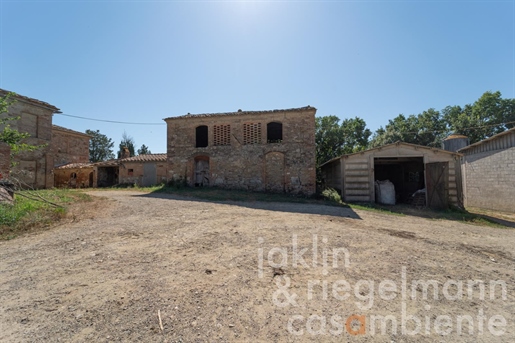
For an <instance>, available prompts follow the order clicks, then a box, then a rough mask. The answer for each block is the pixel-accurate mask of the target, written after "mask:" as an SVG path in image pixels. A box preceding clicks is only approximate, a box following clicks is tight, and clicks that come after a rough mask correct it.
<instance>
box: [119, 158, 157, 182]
mask: <svg viewBox="0 0 515 343" xmlns="http://www.w3.org/2000/svg"><path fill="white" fill-rule="evenodd" d="M145 165H147V166H149V165H153V166H150V167H151V168H148V167H147V171H148V170H149V169H150V170H151V171H152V170H155V177H154V176H153V175H145ZM152 179H154V180H155V181H154V182H152ZM166 180H167V165H166V162H122V163H121V165H120V169H119V182H120V183H130V184H135V185H138V186H141V187H143V186H150V185H155V184H159V183H163V182H166Z"/></svg>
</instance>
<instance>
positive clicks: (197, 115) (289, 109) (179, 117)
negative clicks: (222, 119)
mask: <svg viewBox="0 0 515 343" xmlns="http://www.w3.org/2000/svg"><path fill="white" fill-rule="evenodd" d="M302 110H315V111H316V108H314V107H311V106H309V105H308V106H306V107H299V108H288V109H284V110H269V111H242V110H238V111H237V112H223V113H202V114H190V113H188V114H185V115H182V116H177V117H168V118H165V119H163V120H171V119H185V118H202V117H215V116H239V115H256V114H268V113H281V112H298V111H302Z"/></svg>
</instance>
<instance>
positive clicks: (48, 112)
mask: <svg viewBox="0 0 515 343" xmlns="http://www.w3.org/2000/svg"><path fill="white" fill-rule="evenodd" d="M54 109H55V110H57V109H56V108H55V107H52V106H48V107H46V106H40V105H37V104H33V103H31V102H29V101H23V100H18V101H17V102H15V103H14V104H13V105H11V106H10V107H9V113H8V116H11V117H18V116H19V117H20V119H19V120H16V121H12V122H10V125H11V127H12V128H14V129H18V130H19V131H20V132H26V133H29V134H30V138H27V139H25V140H24V142H25V143H27V144H30V145H37V146H41V147H40V148H39V149H37V150H36V151H32V152H22V153H20V154H17V155H16V156H15V157H14V162H15V164H16V165H15V167H14V168H13V169H12V173H11V178H13V179H16V180H18V181H19V183H20V184H22V186H24V187H34V188H45V187H52V186H53V183H54V180H53V175H52V169H53V166H54V163H53V158H52V156H51V154H50V153H49V152H50V144H51V140H52V114H53V113H54V112H55V110H54ZM2 116H6V114H2Z"/></svg>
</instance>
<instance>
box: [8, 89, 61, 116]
mask: <svg viewBox="0 0 515 343" xmlns="http://www.w3.org/2000/svg"><path fill="white" fill-rule="evenodd" d="M8 93H14V92H11V91H8V90H5V89H1V88H0V95H1V96H5V95H7V94H8ZM14 94H15V95H14V96H13V98H14V99H15V100H19V101H23V102H28V103H31V104H33V105H36V106H40V107H44V108H48V109H50V110H52V111H53V112H54V113H60V110H59V109H58V108H57V107H55V106H54V105H50V104H49V103H48V102H44V101H41V100H38V99H34V98H29V97H28V96H24V95H20V94H17V93H14Z"/></svg>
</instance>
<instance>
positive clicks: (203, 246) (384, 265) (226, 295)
mask: <svg viewBox="0 0 515 343" xmlns="http://www.w3.org/2000/svg"><path fill="white" fill-rule="evenodd" d="M91 194H92V195H94V196H102V197H106V198H107V199H106V200H103V201H100V202H97V203H93V204H91V205H89V206H90V207H91V206H97V207H96V210H95V211H94V212H95V214H94V215H90V213H92V212H93V211H92V210H91V208H90V209H89V210H87V211H80V210H78V209H75V213H76V215H77V218H79V217H82V219H81V220H80V221H75V222H74V221H73V218H72V219H71V220H69V221H68V222H65V223H64V224H61V225H59V226H56V227H54V228H52V229H50V230H48V231H45V232H41V233H37V234H31V235H26V236H24V237H20V238H16V239H14V240H11V241H5V242H0V341H1V342H214V341H220V342H229V341H230V342H234V341H245V342H256V341H262V342H294V341H298V342H304V341H322V342H323V341H328V342H330V341H334V342H336V341H338V342H342V341H343V342H354V341H356V342H514V341H515V323H514V319H515V318H514V316H513V314H514V313H515V289H514V285H515V271H514V266H515V251H514V249H515V230H513V229H497V228H490V227H481V226H474V225H469V224H464V223H461V222H455V221H446V220H430V219H424V218H419V217H413V216H395V215H389V214H383V213H379V212H371V211H361V210H352V209H349V208H341V207H331V206H322V205H313V204H293V203H260V202H247V203H236V202H231V203H227V202H225V203H216V202H207V201H199V200H192V199H186V198H179V197H175V196H171V195H162V194H161V195H160V194H145V193H138V192H133V191H103V192H100V191H98V192H92V193H91ZM95 204H96V205H95ZM99 204H100V205H99ZM82 212H84V213H85V214H84V213H82ZM72 217H73V215H72ZM83 217H85V218H83ZM473 280H482V281H483V285H485V287H484V293H483V294H481V283H474V282H473ZM424 284H426V286H427V285H430V284H432V285H433V286H436V288H435V287H433V286H428V287H427V288H426V290H427V292H424ZM491 286H492V288H491ZM503 289H504V290H505V293H504V294H503V292H502V290H503ZM435 290H436V292H434V291H435ZM424 293H426V298H424ZM435 293H436V294H435ZM160 320H161V323H160ZM382 324H384V327H382ZM460 330H461V333H460V332H459V331H460Z"/></svg>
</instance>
